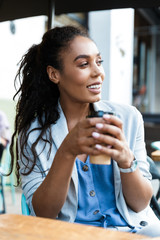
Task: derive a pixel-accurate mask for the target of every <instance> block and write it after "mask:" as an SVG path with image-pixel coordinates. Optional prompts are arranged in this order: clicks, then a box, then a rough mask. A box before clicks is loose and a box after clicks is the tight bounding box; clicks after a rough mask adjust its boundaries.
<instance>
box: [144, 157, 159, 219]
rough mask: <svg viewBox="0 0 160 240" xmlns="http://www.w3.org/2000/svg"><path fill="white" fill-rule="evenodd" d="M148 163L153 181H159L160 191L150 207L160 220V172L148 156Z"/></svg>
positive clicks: (154, 196) (153, 197)
mask: <svg viewBox="0 0 160 240" xmlns="http://www.w3.org/2000/svg"><path fill="white" fill-rule="evenodd" d="M147 161H148V163H149V166H150V173H151V175H152V179H153V180H158V181H159V187H158V191H157V193H156V195H153V196H152V199H151V202H150V206H151V208H152V209H153V211H154V213H155V214H156V216H157V217H158V218H159V219H160V204H159V203H158V200H159V199H160V172H159V171H158V169H157V166H156V164H155V163H154V161H153V160H152V159H151V158H150V157H149V156H147Z"/></svg>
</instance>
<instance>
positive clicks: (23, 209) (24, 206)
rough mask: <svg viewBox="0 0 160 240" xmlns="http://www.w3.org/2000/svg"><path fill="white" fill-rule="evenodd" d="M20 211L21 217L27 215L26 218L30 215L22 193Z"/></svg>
mask: <svg viewBox="0 0 160 240" xmlns="http://www.w3.org/2000/svg"><path fill="white" fill-rule="evenodd" d="M21 210H22V214H23V215H27V216H28V215H30V210H29V207H28V205H27V203H26V198H25V196H24V194H23V193H22V197H21Z"/></svg>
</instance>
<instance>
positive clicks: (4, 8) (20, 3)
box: [0, 0, 160, 21]
mask: <svg viewBox="0 0 160 240" xmlns="http://www.w3.org/2000/svg"><path fill="white" fill-rule="evenodd" d="M158 6H160V0H99V1H97V0H96V1H95V0H92V1H89V0H80V1H77V0H0V21H8V20H14V19H19V18H25V17H31V16H39V15H47V16H49V15H51V13H52V14H53V12H54V11H55V14H56V15H58V14H62V13H73V12H89V11H96V10H106V9H115V8H150V7H158Z"/></svg>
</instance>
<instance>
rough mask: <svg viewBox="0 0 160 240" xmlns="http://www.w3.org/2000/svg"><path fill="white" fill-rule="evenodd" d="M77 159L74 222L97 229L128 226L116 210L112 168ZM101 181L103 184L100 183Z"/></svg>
mask: <svg viewBox="0 0 160 240" xmlns="http://www.w3.org/2000/svg"><path fill="white" fill-rule="evenodd" d="M112 165H113V164H112V161H111V164H110V165H99V164H90V162H89V157H88V158H87V161H86V162H85V163H84V162H82V161H80V160H79V159H78V158H77V159H76V166H77V171H78V180H79V181H78V182H79V185H78V211H77V216H76V219H75V222H77V223H83V224H87V225H93V226H99V227H105V228H107V227H112V226H113V227H115V226H128V224H127V223H126V221H125V220H124V219H123V217H122V216H121V215H120V213H119V211H118V209H117V208H116V201H115V192H114V180H113V166H112ZM102 181H103V182H102Z"/></svg>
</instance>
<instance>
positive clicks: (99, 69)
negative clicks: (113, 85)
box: [92, 63, 105, 80]
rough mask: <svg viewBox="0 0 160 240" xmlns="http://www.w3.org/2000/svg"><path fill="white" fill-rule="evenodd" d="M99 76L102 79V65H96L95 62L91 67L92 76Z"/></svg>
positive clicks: (103, 74)
mask: <svg viewBox="0 0 160 240" xmlns="http://www.w3.org/2000/svg"><path fill="white" fill-rule="evenodd" d="M98 76H101V78H102V80H103V79H104V76H105V73H104V69H103V66H102V65H100V66H98V65H97V64H96V63H95V64H94V66H93V69H92V77H98Z"/></svg>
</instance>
